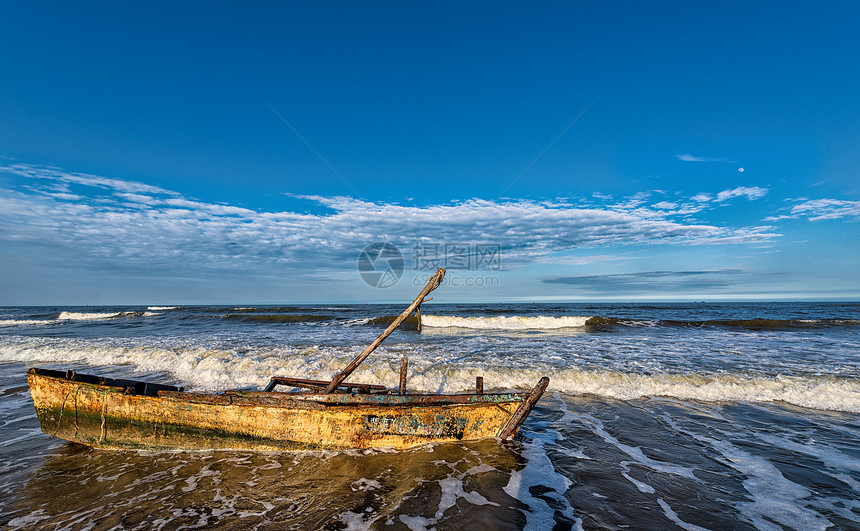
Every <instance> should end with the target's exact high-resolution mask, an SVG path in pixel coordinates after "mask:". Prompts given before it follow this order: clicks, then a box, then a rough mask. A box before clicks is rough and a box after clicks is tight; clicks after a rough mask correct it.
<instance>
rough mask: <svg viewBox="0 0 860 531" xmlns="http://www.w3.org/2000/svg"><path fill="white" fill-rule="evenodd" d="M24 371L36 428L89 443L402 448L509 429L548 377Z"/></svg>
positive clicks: (510, 432)
mask: <svg viewBox="0 0 860 531" xmlns="http://www.w3.org/2000/svg"><path fill="white" fill-rule="evenodd" d="M69 376H71V377H69ZM27 377H28V381H29V384H30V393H31V396H32V398H33V403H34V405H35V407H36V412H37V415H38V417H39V422H40V423H41V427H42V431H44V432H45V433H47V434H49V435H53V436H56V437H60V438H63V439H66V440H69V441H73V442H77V443H81V444H85V445H88V446H93V447H97V448H111V449H128V448H133V449H152V450H160V449H164V450H166V449H186V450H202V449H207V450H208V449H241V450H320V449H344V448H370V447H392V448H397V449H403V448H409V447H412V446H416V445H419V444H423V443H426V442H446V441H457V440H473V439H481V438H485V437H499V436H501V437H503V438H508V437H510V436H512V435H513V434H514V433H516V431H517V430H518V429H519V425H520V423H521V422H522V420H523V419H524V418H525V416H526V415H528V412H529V410H530V409H531V407H532V406H533V405H534V403H535V402H536V401H537V399H538V398H540V395H541V394H542V393H543V390H544V389H545V388H546V383H547V381H546V379H542V380H541V382H540V383H539V384H538V386H536V387H535V389H534V390H532V392H530V393H500V394H473V395H393V394H383V393H377V394H369V393H368V394H358V393H350V394H347V393H340V394H320V393H279V392H260V391H252V392H240V391H236V392H227V393H223V394H219V395H213V394H198V393H186V392H182V391H181V390H180V389H177V388H173V387H170V386H152V384H143V383H141V382H134V381H130V380H111V379H98V378H97V377H92V376H84V375H67V374H66V373H62V372H59V371H50V370H45V369H30V370H29V371H28V373H27ZM147 386H148V387H147Z"/></svg>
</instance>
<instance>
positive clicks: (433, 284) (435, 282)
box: [323, 268, 445, 393]
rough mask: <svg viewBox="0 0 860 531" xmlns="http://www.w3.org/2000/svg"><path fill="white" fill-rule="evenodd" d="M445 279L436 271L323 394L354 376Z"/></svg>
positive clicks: (442, 273)
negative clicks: (407, 304) (372, 353)
mask: <svg viewBox="0 0 860 531" xmlns="http://www.w3.org/2000/svg"><path fill="white" fill-rule="evenodd" d="M443 278H445V269H442V268H440V269H438V270H436V274H434V275H433V276H432V277H430V281H429V282H427V285H426V286H424V289H422V290H421V293H419V294H418V296H417V297H415V300H414V301H412V304H410V305H409V308H406V311H404V312H403V313H401V314H400V317H398V318H397V319H395V320H394V322H393V323H391V324H390V325H388V328H386V329H385V332H383V333H381V334H380V335H379V337H377V338H376V339H375V340H373V343H371V344H370V345H368V346H367V348H366V349H364V351H363V352H362V353H361V354H359V355H358V356H356V358H355V359H354V360H352V361H351V362H349V365H347V366H346V368H345V369H344V370H342V371H340V372H339V373H338V374H337V376H335V377H334V378H333V379H332V381H331V383H330V384H328V387H326V388H325V391H323V393H333V392H334V391H335V389H337V388H338V386H339V385H340V384H342V383H343V381H344V380H346V379H347V377H349V375H350V374H352V371H354V370H355V369H356V368H358V366H359V365H361V362H363V361H364V360H365V359H366V358H367V357H368V356H369V355H370V353H371V352H373V351H374V350H376V347H378V346H379V345H380V344H382V342H383V341H385V338H386V337H388V336H390V335H391V333H392V332H394V331H395V330H396V329H397V327H398V326H400V323H402V322H403V321H404V320H405V319H406V318H407V317H409V315H410V314H412V312H413V311H415V308H417V307H418V306H419V305H420V304H421V303H422V302H424V297H426V296H427V295H429V294H430V292H431V291H433V290H434V289H436V288H437V287H438V286H439V284H441V283H442V279H443Z"/></svg>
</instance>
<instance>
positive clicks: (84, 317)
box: [57, 312, 125, 321]
mask: <svg viewBox="0 0 860 531" xmlns="http://www.w3.org/2000/svg"><path fill="white" fill-rule="evenodd" d="M122 315H125V312H111V313H95V312H60V315H58V316H57V320H58V321H95V320H99V319H113V318H114V317H120V316H122Z"/></svg>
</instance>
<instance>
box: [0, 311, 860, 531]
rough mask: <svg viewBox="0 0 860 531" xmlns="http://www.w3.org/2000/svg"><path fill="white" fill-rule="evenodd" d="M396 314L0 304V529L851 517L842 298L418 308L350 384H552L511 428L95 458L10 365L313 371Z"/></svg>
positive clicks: (727, 523) (853, 482)
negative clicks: (357, 443)
mask: <svg viewBox="0 0 860 531" xmlns="http://www.w3.org/2000/svg"><path fill="white" fill-rule="evenodd" d="M404 306H405V305H403V306H386V305H347V306H302V307H299V306H281V307H275V306H264V307H233V306H219V307H214V306H203V307H190V306H182V307H86V308H70V307H62V308H61V307H56V308H47V307H45V308H36V307H27V308H0V427H2V429H0V524H2V525H4V526H6V527H7V528H10V529H193V528H209V527H214V526H217V527H219V528H224V529H411V530H424V529H463V528H467V526H472V527H473V528H476V529H535V530H544V529H688V530H689V529H803V530H810V529H828V528H830V529H860V303H749V304H747V303H719V304H718V303H690V304H558V305H555V304H519V305H517V304H508V305H503V304H496V305H443V304H433V303H428V304H425V305H424V306H423V307H422V312H423V318H422V327H421V330H420V331H419V330H418V326H417V322H416V320H415V319H414V318H413V319H410V320H409V321H407V322H406V323H405V324H404V326H402V327H401V328H400V329H399V330H398V331H396V332H395V333H394V334H392V336H391V337H389V338H388V339H387V340H386V342H385V343H383V345H382V346H381V347H380V348H379V349H378V350H377V351H376V352H374V353H373V354H372V355H371V356H370V358H369V359H368V360H367V361H366V362H365V363H364V364H363V365H362V366H361V367H360V368H359V369H358V370H357V371H356V373H354V375H353V376H352V377H350V380H352V381H358V382H366V383H382V384H384V385H386V386H389V387H396V386H397V381H398V374H399V367H400V358H401V357H407V358H408V359H409V364H410V365H409V367H410V371H409V378H408V381H407V386H408V388H409V389H410V390H411V391H424V392H463V391H470V390H473V389H474V382H475V377H476V376H483V377H484V387H485V389H486V390H487V391H496V390H497V391H502V390H513V389H518V390H525V389H529V388H531V387H532V386H533V385H534V384H535V383H536V382H537V380H538V379H539V378H540V377H541V376H544V375H546V376H549V377H550V386H549V389H548V391H547V392H546V394H545V395H544V397H543V398H542V399H541V401H540V402H539V404H538V406H537V407H536V408H535V410H534V411H533V412H532V414H531V415H530V416H529V418H528V419H527V420H526V423H525V424H524V426H523V429H522V432H521V436H520V437H519V438H517V439H515V440H513V441H505V442H502V441H498V440H495V439H490V440H482V441H475V442H463V443H456V444H433V445H426V446H421V447H417V448H414V449H411V450H407V451H399V452H397V451H392V450H390V449H374V450H369V451H342V452H302V453H266V452H260V453H254V452H227V451H221V452H162V453H153V452H136V451H125V452H119V451H102V450H92V449H89V448H86V447H83V446H79V445H75V444H72V443H68V442H65V441H62V440H59V439H55V438H52V437H50V436H48V435H46V434H43V433H42V432H41V431H40V429H39V424H38V421H37V419H36V415H35V411H34V409H33V406H32V402H31V400H30V397H29V392H28V389H27V382H26V375H25V372H26V370H27V368H28V367H44V368H55V369H73V370H75V371H77V372H83V373H90V374H99V375H105V376H112V377H122V378H133V379H146V380H150V381H156V382H161V383H167V384H173V385H180V386H183V387H185V388H186V389H189V390H197V391H212V392H219V391H224V390H227V389H236V388H246V389H248V388H262V387H263V386H265V384H266V383H267V382H268V380H269V378H270V377H271V376H275V375H278V376H295V377H304V378H314V379H329V378H331V376H332V375H333V374H335V373H336V372H338V371H339V370H341V369H342V368H343V367H344V366H345V365H346V364H347V363H348V362H349V361H350V360H351V359H352V358H353V357H354V356H355V355H357V354H358V353H359V352H360V351H361V350H362V349H363V348H364V347H365V346H366V345H367V344H368V343H370V342H371V341H372V340H373V339H374V338H375V337H376V336H377V335H378V334H379V333H380V332H381V331H382V330H383V329H384V328H385V326H387V324H388V323H390V322H391V320H392V319H393V318H394V316H396V315H398V314H399V313H400V311H402V309H403V307H404Z"/></svg>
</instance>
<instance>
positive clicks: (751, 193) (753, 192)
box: [717, 186, 767, 201]
mask: <svg viewBox="0 0 860 531" xmlns="http://www.w3.org/2000/svg"><path fill="white" fill-rule="evenodd" d="M765 195H767V188H759V187H758V186H738V187H737V188H735V189H734V190H723V191H722V192H720V193H718V194H717V201H726V200H728V199H731V198H733V197H746V198H747V199H749V200H750V201H753V200H755V199H761V198H762V197H764V196H765Z"/></svg>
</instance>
